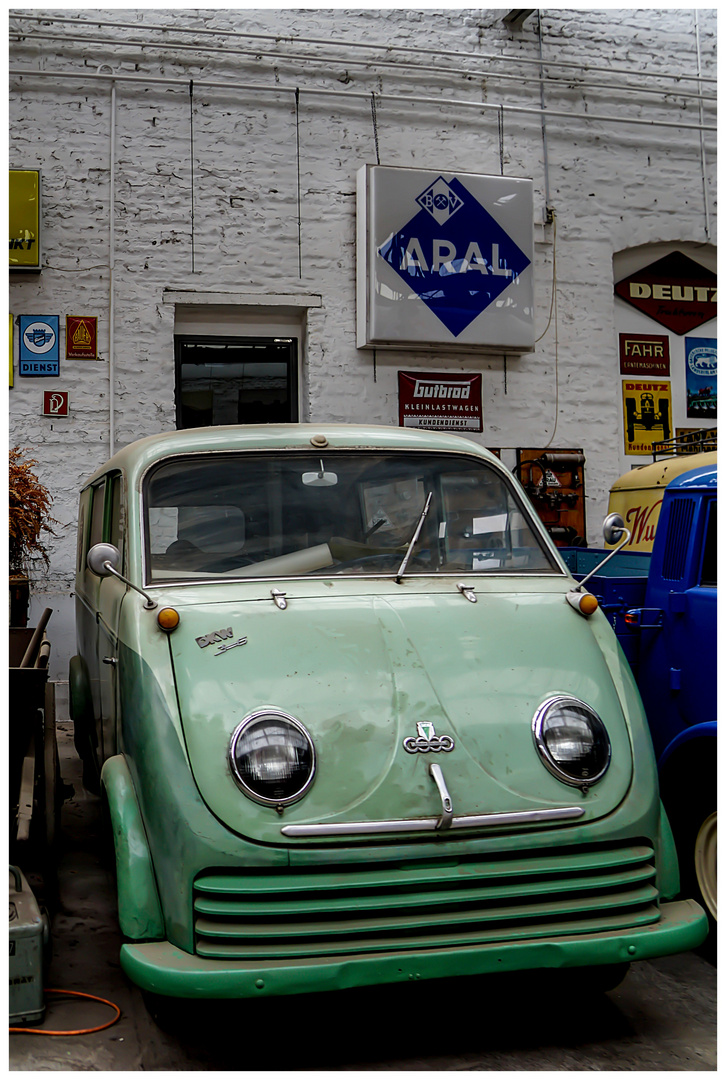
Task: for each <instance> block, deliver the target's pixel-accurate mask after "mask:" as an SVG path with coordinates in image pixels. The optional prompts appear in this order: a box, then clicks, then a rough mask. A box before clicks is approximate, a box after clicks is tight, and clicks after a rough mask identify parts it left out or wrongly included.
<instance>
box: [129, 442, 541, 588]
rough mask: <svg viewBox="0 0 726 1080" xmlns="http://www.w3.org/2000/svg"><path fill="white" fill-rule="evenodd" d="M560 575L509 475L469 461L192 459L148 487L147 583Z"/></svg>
mask: <svg viewBox="0 0 726 1080" xmlns="http://www.w3.org/2000/svg"><path fill="white" fill-rule="evenodd" d="M429 494H430V495H431V502H430V507H429V512H428V513H427V514H426V516H425V519H424V521H423V524H422V526H421V529H420V532H419V535H418V538H417V541H416V543H415V545H414V547H413V548H412V550H411V552H410V556H409V559H408V562H407V564H406V570H405V573H406V576H410V575H412V574H431V573H452V574H458V573H464V572H466V573H471V572H480V573H497V572H499V573H502V572H510V573H511V572H516V573H520V572H528V571H530V572H531V571H534V572H539V573H542V572H543V571H544V572H547V571H551V572H559V568H558V567H557V566H556V565H555V563H554V561H553V559H552V557H551V556H550V554H549V553H548V552H547V550H546V548H545V546H544V545H543V544H542V542H541V541H540V539H539V538H538V535H537V533H536V532H535V531H534V528H533V527H532V526H531V525H530V521H531V517H530V511H529V510H528V509H527V508H526V507H525V506H524V505H523V504H521V503H520V501H519V499H518V498H517V497H516V496H515V494H514V491H513V489H512V488H510V486H509V483H508V481H507V479H506V477H504V476H502V475H500V473H499V472H497V471H496V470H495V469H494V468H492V467H491V466H490V465H488V464H487V463H486V462H484V461H481V460H477V459H474V458H468V457H465V456H461V455H453V454H452V455H445V454H422V453H409V452H396V453H391V452H389V453H386V452H367V451H361V450H355V451H348V452H342V451H338V452H335V453H332V452H328V451H324V452H319V453H311V454H307V453H306V454H299V453H295V452H282V451H278V452H275V451H272V452H270V451H268V452H266V453H264V454H260V453H249V454H241V453H234V452H232V453H213V454H205V455H199V456H195V455H188V456H184V457H179V458H174V459H172V460H169V461H165V462H161V463H160V464H159V465H157V466H155V467H154V468H153V469H152V470H151V471H150V473H149V474H148V475H147V478H146V482H145V485H144V516H145V531H146V538H145V539H146V565H147V574H146V577H147V580H148V581H151V582H162V581H171V580H174V581H179V580H204V579H208V578H219V577H229V578H249V577H252V578H254V577H279V576H289V577H298V576H301V575H308V574H310V575H323V576H331V575H334V574H356V575H360V574H376V575H386V576H390V575H394V576H395V575H396V573H397V572H398V571H399V569H400V567H401V564H402V562H403V560H404V558H405V556H406V553H407V551H408V549H409V545H410V544H411V541H412V539H413V537H414V534H415V533H416V529H417V526H418V524H419V521H420V519H421V516H422V512H423V509H424V506H425V505H426V500H427V498H428V496H429Z"/></svg>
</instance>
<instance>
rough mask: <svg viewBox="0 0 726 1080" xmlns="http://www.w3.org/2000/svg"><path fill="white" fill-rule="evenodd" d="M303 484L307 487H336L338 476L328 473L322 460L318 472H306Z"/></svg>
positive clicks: (303, 475)
mask: <svg viewBox="0 0 726 1080" xmlns="http://www.w3.org/2000/svg"><path fill="white" fill-rule="evenodd" d="M302 482H303V484H305V486H306V487H334V486H335V484H337V483H338V474H337V473H334V472H326V471H325V466H324V465H323V462H322V460H321V462H320V470H319V471H318V472H306V473H303V474H302Z"/></svg>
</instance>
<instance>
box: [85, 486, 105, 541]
mask: <svg viewBox="0 0 726 1080" xmlns="http://www.w3.org/2000/svg"><path fill="white" fill-rule="evenodd" d="M92 492H93V501H92V503H91V535H90V536H89V539H88V544H89V547H93V545H94V544H100V543H101V542H102V541H103V511H104V502H105V499H106V481H105V480H102V481H101V483H100V484H96V486H95V487H94V488H92Z"/></svg>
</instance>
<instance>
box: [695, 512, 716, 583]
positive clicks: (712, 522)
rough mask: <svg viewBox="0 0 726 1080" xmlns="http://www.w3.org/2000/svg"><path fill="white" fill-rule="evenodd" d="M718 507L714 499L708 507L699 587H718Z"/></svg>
mask: <svg viewBox="0 0 726 1080" xmlns="http://www.w3.org/2000/svg"><path fill="white" fill-rule="evenodd" d="M716 506H717V503H716V500H715V499H714V500H713V501H712V502H711V503H710V505H709V507H708V521H707V524H706V531H705V534H704V541H703V559H702V562H701V579H700V581H699V585H704V586H707V587H712V588H714V589H715V588H716V587H717V577H718V574H717V568H718V539H717V536H716V529H717V524H718V514H717V512H716Z"/></svg>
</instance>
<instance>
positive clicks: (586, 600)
mask: <svg viewBox="0 0 726 1080" xmlns="http://www.w3.org/2000/svg"><path fill="white" fill-rule="evenodd" d="M597 609H598V603H597V597H596V596H593V595H592V593H583V595H582V600H580V611H581V612H582V614H583V615H592V614H593V612H595V611H597Z"/></svg>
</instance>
